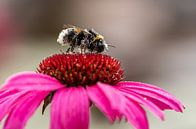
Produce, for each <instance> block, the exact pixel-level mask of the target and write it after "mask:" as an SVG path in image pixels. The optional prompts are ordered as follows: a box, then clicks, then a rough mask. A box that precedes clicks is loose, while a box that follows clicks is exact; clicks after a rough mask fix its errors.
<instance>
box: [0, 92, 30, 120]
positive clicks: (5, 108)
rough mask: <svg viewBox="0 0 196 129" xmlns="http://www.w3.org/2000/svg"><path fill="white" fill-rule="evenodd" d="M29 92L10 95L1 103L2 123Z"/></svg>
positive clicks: (0, 114) (0, 118)
mask: <svg viewBox="0 0 196 129" xmlns="http://www.w3.org/2000/svg"><path fill="white" fill-rule="evenodd" d="M27 93H28V91H23V92H18V93H13V94H12V95H8V96H6V97H4V98H2V99H0V100H1V102H0V111H1V112H0V121H1V120H2V119H3V118H4V117H5V115H6V114H7V113H8V112H9V111H10V110H11V109H12V108H13V107H14V106H15V105H16V102H17V101H18V100H19V99H20V98H21V97H23V96H24V95H26V94H27Z"/></svg>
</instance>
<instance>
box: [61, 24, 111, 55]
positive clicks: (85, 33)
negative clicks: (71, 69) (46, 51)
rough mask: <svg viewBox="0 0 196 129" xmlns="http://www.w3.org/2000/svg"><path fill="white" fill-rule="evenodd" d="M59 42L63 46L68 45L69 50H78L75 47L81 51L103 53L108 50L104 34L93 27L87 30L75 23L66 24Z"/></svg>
mask: <svg viewBox="0 0 196 129" xmlns="http://www.w3.org/2000/svg"><path fill="white" fill-rule="evenodd" d="M57 42H58V43H60V44H61V45H62V46H68V49H67V52H76V51H75V48H78V49H80V50H79V51H80V52H81V53H86V52H91V53H102V52H104V51H107V50H108V45H107V44H106V42H105V40H104V37H103V36H102V35H100V34H99V33H97V32H96V31H94V30H93V29H91V30H87V29H82V28H79V27H75V26H73V25H67V26H64V28H63V30H62V31H61V32H60V34H59V37H58V39H57Z"/></svg>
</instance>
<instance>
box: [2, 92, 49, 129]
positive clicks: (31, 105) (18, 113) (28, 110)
mask: <svg viewBox="0 0 196 129" xmlns="http://www.w3.org/2000/svg"><path fill="white" fill-rule="evenodd" d="M47 94H48V93H47V92H37V91H36V92H30V93H27V94H26V95H25V96H23V97H22V98H21V99H19V100H18V101H17V102H16V105H15V107H13V109H12V111H11V112H10V113H9V115H8V118H7V119H6V122H5V125H4V129H24V126H25V124H26V122H27V120H28V119H29V118H30V117H31V116H32V114H33V113H34V112H35V110H36V109H37V108H38V106H39V105H40V103H41V101H42V100H43V99H44V98H45V97H46V95H47Z"/></svg>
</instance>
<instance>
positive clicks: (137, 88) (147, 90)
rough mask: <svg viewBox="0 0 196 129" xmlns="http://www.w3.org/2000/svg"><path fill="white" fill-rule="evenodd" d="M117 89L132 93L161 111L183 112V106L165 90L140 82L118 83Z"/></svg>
mask: <svg viewBox="0 0 196 129" xmlns="http://www.w3.org/2000/svg"><path fill="white" fill-rule="evenodd" d="M117 85H118V86H119V87H118V88H119V89H123V90H124V91H127V92H129V91H131V92H134V93H136V94H138V95H140V96H142V97H143V98H146V99H147V100H149V101H151V102H153V103H154V104H156V105H157V106H158V107H159V108H160V109H161V110H165V109H172V110H175V111H177V112H182V111H183V108H184V106H183V104H182V103H181V102H180V101H179V100H178V99H176V98H175V97H174V96H173V95H171V94H170V93H168V92H166V91H165V90H163V89H161V88H159V87H156V86H153V85H150V84H145V83H141V82H120V83H118V84H117Z"/></svg>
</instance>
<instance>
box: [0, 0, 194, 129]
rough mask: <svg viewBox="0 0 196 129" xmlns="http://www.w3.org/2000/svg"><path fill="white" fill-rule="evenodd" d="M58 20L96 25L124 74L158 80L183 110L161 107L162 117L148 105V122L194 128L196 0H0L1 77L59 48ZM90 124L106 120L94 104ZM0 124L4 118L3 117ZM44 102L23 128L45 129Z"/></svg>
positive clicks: (95, 126) (106, 127)
mask: <svg viewBox="0 0 196 129" xmlns="http://www.w3.org/2000/svg"><path fill="white" fill-rule="evenodd" d="M63 24H73V25H76V26H79V27H82V28H94V29H95V30H97V31H98V32H100V33H101V34H103V35H104V37H105V39H106V41H107V42H108V43H109V44H112V45H114V46H116V48H111V49H110V51H109V54H110V55H112V56H114V57H116V58H118V59H119V60H120V61H121V63H122V66H123V68H124V69H125V71H126V80H133V81H141V82H146V83H151V84H155V85H158V86H160V87H162V88H164V89H166V90H167V91H169V92H170V93H172V94H174V95H175V96H176V97H177V98H179V99H180V100H181V101H182V102H183V103H184V105H185V106H186V110H185V111H184V113H183V114H181V113H175V112H173V111H166V112H165V115H166V117H165V118H166V120H165V121H164V122H161V121H160V120H159V119H157V118H155V117H154V116H153V115H152V114H151V113H148V117H149V123H150V128H151V129H196V120H195V116H196V0H145V1H144V0H72V1H68V0H55V1H54V0H0V60H1V63H0V82H1V83H3V82H4V80H5V79H6V78H7V77H8V76H10V75H11V74H14V73H16V72H20V71H34V70H35V69H36V66H38V64H39V62H40V61H41V60H42V59H43V58H44V57H47V56H49V55H51V54H54V53H59V50H60V49H65V48H62V47H61V46H60V45H59V44H57V43H56V39H57V36H58V33H59V32H60V31H61V28H62V25H63ZM91 118H92V120H91V129H100V128H101V129H118V128H121V129H131V128H132V127H131V126H129V125H128V124H127V123H125V122H121V123H118V122H116V123H115V124H114V125H110V124H109V122H108V121H107V120H106V119H105V117H104V116H103V115H102V114H101V113H100V112H99V111H98V110H97V109H95V108H93V109H92V116H91ZM0 127H2V123H0ZM48 127H49V109H47V111H46V113H45V115H44V116H42V115H41V110H40V109H39V110H38V111H37V112H36V114H35V115H34V116H33V118H31V119H30V121H29V122H28V124H27V127H26V129H47V128H48Z"/></svg>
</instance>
